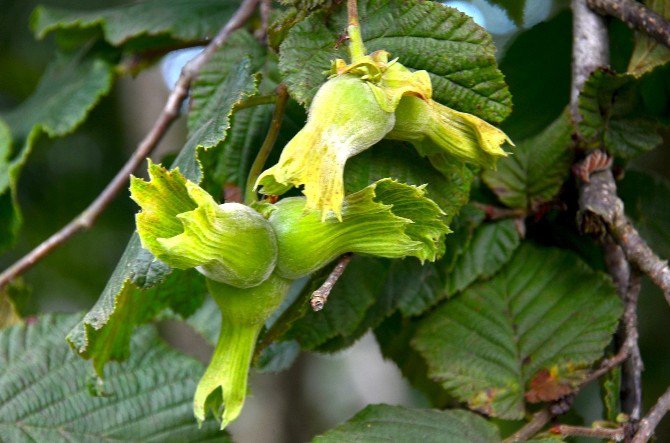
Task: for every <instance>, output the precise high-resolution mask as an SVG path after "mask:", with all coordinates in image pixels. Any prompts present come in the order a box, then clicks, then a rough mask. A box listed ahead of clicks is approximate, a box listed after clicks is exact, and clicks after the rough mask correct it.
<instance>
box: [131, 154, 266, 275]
mask: <svg viewBox="0 0 670 443" xmlns="http://www.w3.org/2000/svg"><path fill="white" fill-rule="evenodd" d="M149 177H150V181H148V182H146V181H143V180H141V179H138V178H136V177H132V178H131V183H130V192H131V197H132V198H133V200H135V201H136V202H137V204H138V205H140V207H141V208H142V211H141V212H139V213H138V214H137V216H136V223H137V232H138V234H139V236H140V241H141V242H142V246H143V247H144V248H146V249H148V250H149V252H151V253H152V254H153V255H154V256H156V257H157V258H158V259H160V260H162V261H164V262H165V263H167V264H168V265H170V266H172V267H173V268H177V269H189V268H196V269H197V270H198V271H199V272H200V273H202V274H203V275H205V276H206V277H207V278H210V279H212V280H215V281H218V282H222V283H227V284H230V285H233V286H237V287H240V288H247V287H252V286H256V285H259V284H260V283H262V282H263V281H265V280H266V279H267V278H268V277H269V276H270V274H271V273H272V271H273V269H274V267H275V262H276V258H277V241H276V238H275V235H274V231H273V230H272V227H271V226H270V224H269V223H268V222H267V220H265V218H263V216H261V215H260V214H259V213H258V212H256V211H254V210H253V209H251V208H249V207H248V206H244V205H241V204H239V203H225V204H222V205H218V204H217V203H216V202H215V201H214V199H213V198H212V196H211V195H209V194H208V193H207V192H206V191H205V190H204V189H202V188H200V187H199V186H198V185H196V184H195V183H193V182H191V181H189V180H186V179H185V178H184V176H183V175H181V173H180V172H179V170H173V171H168V170H166V169H165V168H163V167H162V166H160V165H156V164H153V163H151V161H149Z"/></svg>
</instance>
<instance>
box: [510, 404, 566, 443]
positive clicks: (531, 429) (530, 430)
mask: <svg viewBox="0 0 670 443" xmlns="http://www.w3.org/2000/svg"><path fill="white" fill-rule="evenodd" d="M553 416H554V415H553V414H552V413H551V412H549V408H545V409H541V410H540V411H538V412H536V413H535V415H533V418H532V419H531V420H530V421H529V422H528V423H526V424H525V425H523V427H521V429H519V430H518V431H516V432H515V433H514V434H512V435H510V436H509V437H507V438H506V439H505V440H503V443H515V442H519V441H526V440H528V439H529V438H531V437H532V436H533V435H535V434H537V433H538V432H540V431H541V430H542V428H544V427H545V426H546V424H547V423H549V420H551V419H552V418H553Z"/></svg>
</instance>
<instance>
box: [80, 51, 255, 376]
mask: <svg viewBox="0 0 670 443" xmlns="http://www.w3.org/2000/svg"><path fill="white" fill-rule="evenodd" d="M226 49H227V47H226V46H225V45H224V47H223V48H221V49H220V51H225V50H226ZM216 68H217V66H216V63H214V62H213V64H212V63H210V64H208V66H207V67H206V69H205V71H206V72H209V71H212V70H216ZM251 72H252V71H251V65H250V61H249V59H244V60H242V61H241V62H240V63H239V66H238V67H237V69H235V70H234V71H232V72H231V73H230V75H229V76H227V77H225V79H224V80H223V81H222V84H221V85H219V86H218V87H217V88H216V92H215V93H214V94H213V95H212V96H211V97H209V99H210V100H211V101H212V103H217V104H218V105H219V107H215V106H210V105H208V103H209V102H208V101H204V100H198V101H194V103H193V108H194V109H198V108H200V107H206V108H207V109H209V110H210V111H211V112H210V113H209V114H207V118H205V114H202V113H201V114H200V116H201V117H200V120H199V121H201V122H202V126H201V127H200V128H194V127H191V132H192V133H191V134H190V136H189V138H188V141H187V142H186V145H185V146H184V148H182V150H181V152H180V153H179V155H178V157H177V159H176V160H175V161H174V163H173V165H172V166H173V167H175V168H176V167H179V170H180V171H181V173H182V174H183V175H184V176H185V177H186V178H188V179H189V180H191V181H193V182H195V183H199V182H200V180H201V178H202V170H201V164H200V161H199V155H200V154H201V153H202V151H205V150H207V149H211V148H213V147H214V146H216V145H218V144H219V143H220V142H221V141H223V140H224V139H225V137H226V134H227V129H228V126H229V123H230V120H229V118H230V115H231V114H232V112H233V111H234V107H235V105H236V104H237V103H239V102H240V101H242V100H244V99H245V98H247V97H248V96H250V95H252V94H253V93H254V92H255V90H256V86H257V81H258V79H257V77H255V76H253V75H252V74H251ZM171 273H172V274H171ZM168 275H169V276H170V277H169V278H168ZM194 276H195V277H194ZM196 277H197V278H196ZM166 278H168V279H167V280H166ZM201 278H202V277H201V276H199V275H198V274H197V273H196V272H195V271H188V272H186V273H182V272H178V271H172V269H171V268H170V267H169V266H168V265H166V264H165V263H163V262H161V261H159V260H156V259H155V258H154V257H153V256H152V255H151V254H150V253H149V252H148V251H146V250H144V249H142V247H141V245H140V241H139V237H138V236H137V234H133V236H132V237H131V239H130V242H129V243H128V246H127V247H126V250H125V252H124V254H123V256H122V257H121V259H120V260H119V263H118V264H117V266H116V269H115V270H114V273H113V274H112V276H111V278H110V279H109V281H108V282H107V286H106V287H105V289H104V290H103V292H102V294H101V295H100V298H99V299H98V302H97V303H96V304H95V306H94V307H93V308H92V309H91V310H90V311H89V312H88V313H87V314H86V316H85V317H84V319H83V320H82V321H81V322H80V323H79V324H78V325H77V326H76V327H75V328H74V329H73V330H72V331H71V332H70V334H69V335H68V341H69V342H70V344H71V345H72V347H73V348H74V349H75V350H76V351H77V352H78V353H79V354H80V355H81V356H82V357H84V358H86V359H93V366H94V367H95V369H96V371H97V372H98V373H99V374H102V369H103V367H104V366H105V363H106V362H107V361H109V360H123V359H125V358H127V357H128V352H129V351H128V343H129V340H130V336H131V335H132V332H133V330H134V328H135V327H136V326H137V325H139V324H142V323H144V322H147V321H149V320H151V319H153V318H154V317H155V316H157V315H158V314H159V313H160V312H162V311H164V310H165V309H166V308H168V307H169V308H171V309H172V310H174V311H176V312H177V313H179V314H181V315H182V316H184V317H185V316H188V315H190V314H192V313H193V312H194V311H195V310H196V309H197V308H198V306H199V305H200V304H201V303H202V300H203V295H202V294H203V293H204V289H203V290H202V292H200V289H198V290H196V291H194V290H193V288H194V287H198V288H200V287H202V282H201V280H200V279H201ZM172 279H176V280H179V281H182V282H184V283H183V284H179V283H175V282H174V281H172ZM191 291H193V292H191ZM154 293H159V294H170V296H169V297H165V298H156V297H155V296H154V295H153V294H154Z"/></svg>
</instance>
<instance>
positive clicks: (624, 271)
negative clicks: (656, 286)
mask: <svg viewBox="0 0 670 443" xmlns="http://www.w3.org/2000/svg"><path fill="white" fill-rule="evenodd" d="M603 246H604V251H605V264H606V265H607V270H608V271H609V274H610V275H611V276H612V280H613V281H614V284H615V286H616V288H617V293H618V294H619V297H621V300H622V301H623V302H624V306H625V310H624V315H623V327H622V328H621V329H620V330H619V332H618V333H617V338H618V342H619V343H620V347H621V350H620V351H619V352H622V351H624V352H625V353H626V354H627V357H628V358H626V360H625V361H624V362H623V366H622V373H621V410H622V412H624V413H626V414H628V416H629V417H630V418H631V421H633V422H637V421H638V420H639V419H640V416H641V414H642V370H643V364H642V356H641V355H640V347H639V345H638V331H637V299H638V296H639V293H640V276H639V273H638V272H637V270H635V269H631V266H630V264H629V263H628V260H627V259H626V255H625V254H624V252H623V250H622V249H621V247H620V246H619V245H617V244H616V243H615V242H614V241H613V240H612V239H611V238H610V237H607V239H606V240H605V244H604V245H603Z"/></svg>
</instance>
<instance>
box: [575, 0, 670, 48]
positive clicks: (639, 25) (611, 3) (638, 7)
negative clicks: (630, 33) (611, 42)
mask: <svg viewBox="0 0 670 443" xmlns="http://www.w3.org/2000/svg"><path fill="white" fill-rule="evenodd" d="M588 5H589V7H590V8H592V9H593V10H595V11H597V12H599V13H601V14H605V15H611V16H612V17H616V18H618V19H619V20H621V21H622V22H624V23H625V24H626V25H628V27H629V28H632V29H636V30H638V31H641V32H643V33H645V34H647V35H648V36H649V37H651V38H653V39H654V40H656V41H657V42H659V43H660V44H662V45H665V46H667V47H670V22H668V21H667V20H666V19H665V18H664V17H663V16H662V15H661V14H659V13H657V12H655V11H654V10H653V9H651V8H649V7H647V6H645V5H644V4H642V3H640V2H637V1H635V0H588Z"/></svg>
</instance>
